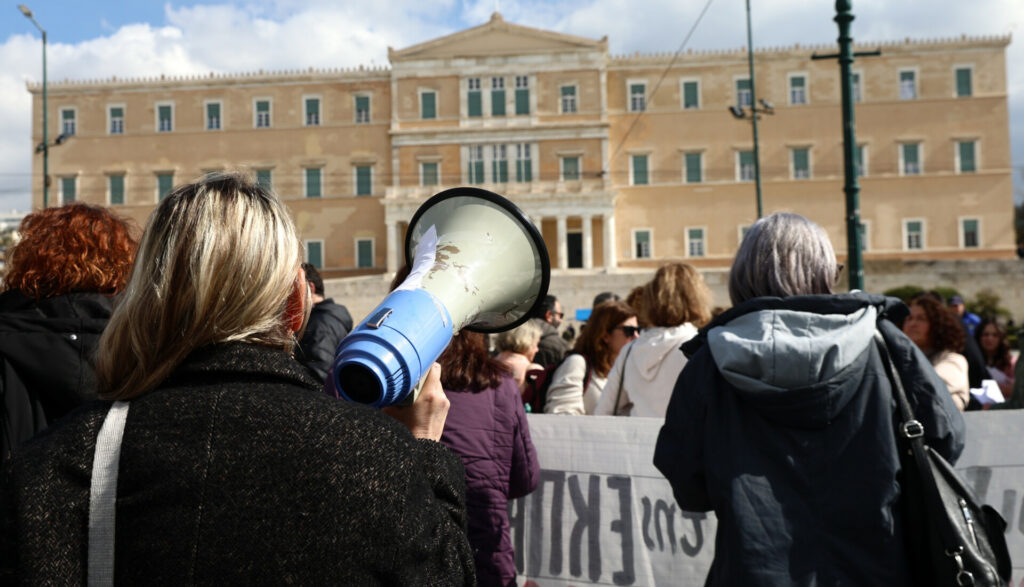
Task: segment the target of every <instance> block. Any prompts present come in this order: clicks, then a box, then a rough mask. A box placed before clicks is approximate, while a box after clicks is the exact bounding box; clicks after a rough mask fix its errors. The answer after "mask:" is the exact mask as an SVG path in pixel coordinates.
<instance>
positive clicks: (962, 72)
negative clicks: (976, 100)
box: [956, 67, 973, 98]
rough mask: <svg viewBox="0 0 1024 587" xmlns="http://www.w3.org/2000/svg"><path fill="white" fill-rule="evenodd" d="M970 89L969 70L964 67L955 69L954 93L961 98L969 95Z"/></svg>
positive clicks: (971, 89)
mask: <svg viewBox="0 0 1024 587" xmlns="http://www.w3.org/2000/svg"><path fill="white" fill-rule="evenodd" d="M972 91H973V88H972V87H971V70H970V69H968V68H966V67H965V68H961V69H958V70H956V95H957V96H958V97H961V98H963V97H966V96H970V95H971V93H972Z"/></svg>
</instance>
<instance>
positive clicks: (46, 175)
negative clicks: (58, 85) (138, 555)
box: [39, 28, 50, 208]
mask: <svg viewBox="0 0 1024 587" xmlns="http://www.w3.org/2000/svg"><path fill="white" fill-rule="evenodd" d="M39 30H41V31H42V29H41V28H40V29H39ZM48 117H49V107H48V106H47V104H46V31H43V208H46V207H47V206H49V205H50V136H49V133H48V132H47V130H48V129H47V128H46V122H47V118H48Z"/></svg>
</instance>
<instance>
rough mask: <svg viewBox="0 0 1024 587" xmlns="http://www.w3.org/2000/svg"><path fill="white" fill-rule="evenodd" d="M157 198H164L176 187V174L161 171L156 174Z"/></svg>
mask: <svg viewBox="0 0 1024 587" xmlns="http://www.w3.org/2000/svg"><path fill="white" fill-rule="evenodd" d="M156 185H157V198H158V199H160V200H162V199H164V198H166V197H167V194H169V193H171V190H172V189H174V174H173V173H161V174H159V175H157V176H156Z"/></svg>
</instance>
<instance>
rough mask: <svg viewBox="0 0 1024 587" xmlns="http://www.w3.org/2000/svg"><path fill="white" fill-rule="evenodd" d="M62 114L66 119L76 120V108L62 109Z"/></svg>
mask: <svg viewBox="0 0 1024 587" xmlns="http://www.w3.org/2000/svg"><path fill="white" fill-rule="evenodd" d="M60 114H61V118H63V119H64V120H74V119H75V111H74V110H62V111H61V113H60Z"/></svg>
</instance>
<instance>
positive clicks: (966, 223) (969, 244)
mask: <svg viewBox="0 0 1024 587" xmlns="http://www.w3.org/2000/svg"><path fill="white" fill-rule="evenodd" d="M980 226H981V221H980V220H978V219H977V218H961V219H960V242H961V243H962V245H963V247H964V248H965V249H977V248H978V247H980V246H981V230H980Z"/></svg>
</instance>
